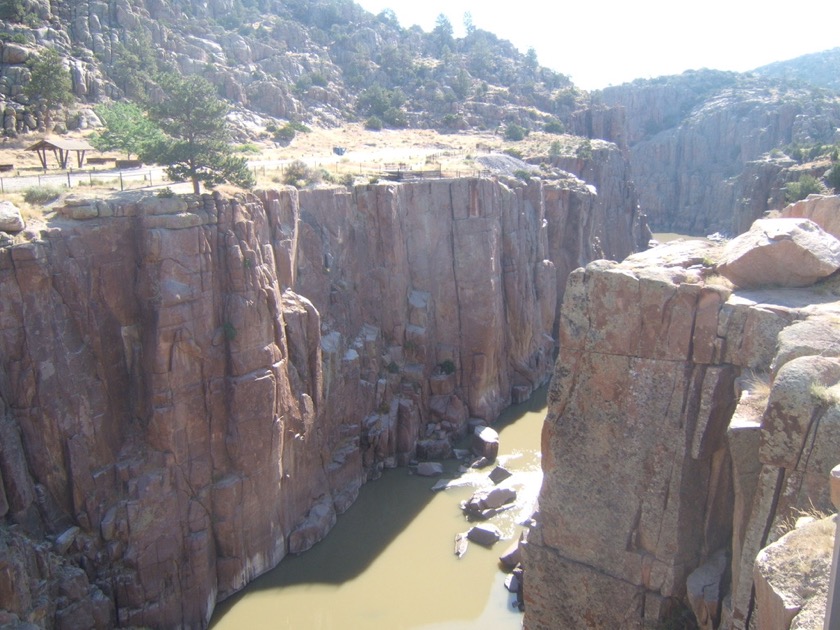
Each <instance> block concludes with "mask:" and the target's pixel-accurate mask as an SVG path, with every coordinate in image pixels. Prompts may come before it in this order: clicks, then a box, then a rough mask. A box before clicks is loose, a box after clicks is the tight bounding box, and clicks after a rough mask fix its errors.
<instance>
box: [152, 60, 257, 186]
mask: <svg viewBox="0 0 840 630" xmlns="http://www.w3.org/2000/svg"><path fill="white" fill-rule="evenodd" d="M159 83H160V87H161V89H162V91H163V93H164V97H163V99H162V100H161V101H160V102H159V103H156V104H154V105H152V106H150V108H149V112H148V113H149V117H150V118H151V120H152V121H154V122H155V123H157V125H158V126H159V127H160V129H161V131H162V132H163V134H162V136H161V138H160V139H158V140H157V141H155V142H152V143H148V144H146V145H144V146H143V149H142V153H141V157H142V159H143V161H145V162H156V163H158V164H163V165H167V169H166V171H167V174H168V175H169V177H171V178H172V179H173V180H175V181H191V182H192V184H193V192H195V194H199V193H200V192H201V182H204V184H205V185H206V186H208V187H213V186H216V185H218V184H221V183H222V182H230V183H232V184H235V185H237V186H242V187H243V188H250V187H252V186H253V185H254V183H255V182H254V176H253V174H252V173H251V171H250V170H249V169H248V163H247V162H246V160H245V159H244V158H241V157H233V156H232V155H231V146H230V142H229V134H228V129H227V122H226V118H225V116H226V115H227V113H228V106H227V104H226V103H225V102H224V101H222V100H221V99H219V97H218V96H217V95H216V89H215V88H214V87H213V85H211V84H210V83H209V82H208V81H207V80H206V79H203V78H202V77H199V76H189V77H183V76H180V75H176V74H165V75H163V76H162V77H161V79H160V82H159Z"/></svg>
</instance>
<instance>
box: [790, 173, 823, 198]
mask: <svg viewBox="0 0 840 630" xmlns="http://www.w3.org/2000/svg"><path fill="white" fill-rule="evenodd" d="M821 192H823V186H822V184H821V183H820V182H819V180H818V179H817V178H816V177H814V176H813V175H803V176H802V177H800V178H799V181H796V182H791V183H789V184H788V185H787V189H786V190H785V198H786V199H787V201H788V203H793V202H795V201H799V200H801V199H805V197H807V196H808V195H811V194H817V193H821Z"/></svg>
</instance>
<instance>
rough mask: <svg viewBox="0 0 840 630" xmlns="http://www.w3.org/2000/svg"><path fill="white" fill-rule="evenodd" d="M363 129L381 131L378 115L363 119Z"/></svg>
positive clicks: (380, 121)
mask: <svg viewBox="0 0 840 630" xmlns="http://www.w3.org/2000/svg"><path fill="white" fill-rule="evenodd" d="M365 129H367V130H368V131H382V120H381V119H380V118H379V116H371V117H370V118H368V119H367V120H366V121H365Z"/></svg>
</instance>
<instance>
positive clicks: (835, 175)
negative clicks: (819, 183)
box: [825, 163, 840, 191]
mask: <svg viewBox="0 0 840 630" xmlns="http://www.w3.org/2000/svg"><path fill="white" fill-rule="evenodd" d="M825 181H827V182H828V185H829V186H831V187H832V188H833V189H834V190H835V191H838V190H840V163H836V164H834V165H832V167H831V168H830V169H829V171H828V173H827V174H826V176H825Z"/></svg>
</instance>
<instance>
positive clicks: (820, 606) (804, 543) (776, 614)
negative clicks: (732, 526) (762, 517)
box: [753, 516, 836, 630]
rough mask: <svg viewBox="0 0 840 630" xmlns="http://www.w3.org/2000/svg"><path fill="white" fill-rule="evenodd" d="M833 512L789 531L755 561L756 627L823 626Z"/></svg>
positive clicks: (782, 629) (771, 629) (768, 629)
mask: <svg viewBox="0 0 840 630" xmlns="http://www.w3.org/2000/svg"><path fill="white" fill-rule="evenodd" d="M835 521H836V516H831V517H828V518H824V519H821V520H818V521H813V522H810V523H807V524H805V525H803V526H802V527H799V528H797V529H794V530H792V531H790V532H788V533H787V534H785V535H784V536H782V537H781V538H780V539H779V540H777V541H776V542H775V543H773V544H772V545H770V546H768V547H766V548H764V549H762V550H761V552H760V553H759V554H758V557H757V558H756V560H755V567H754V570H753V578H754V580H755V596H756V610H757V614H758V624H757V627H759V628H761V629H762V630H788V629H789V628H791V627H796V628H822V627H823V620H824V616H825V605H826V595H827V593H828V578H829V574H830V572H831V558H832V553H833V549H834V533H835V528H836V525H835Z"/></svg>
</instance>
